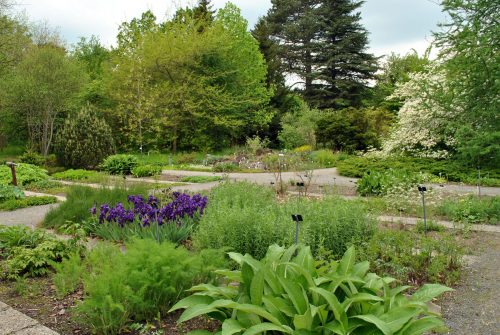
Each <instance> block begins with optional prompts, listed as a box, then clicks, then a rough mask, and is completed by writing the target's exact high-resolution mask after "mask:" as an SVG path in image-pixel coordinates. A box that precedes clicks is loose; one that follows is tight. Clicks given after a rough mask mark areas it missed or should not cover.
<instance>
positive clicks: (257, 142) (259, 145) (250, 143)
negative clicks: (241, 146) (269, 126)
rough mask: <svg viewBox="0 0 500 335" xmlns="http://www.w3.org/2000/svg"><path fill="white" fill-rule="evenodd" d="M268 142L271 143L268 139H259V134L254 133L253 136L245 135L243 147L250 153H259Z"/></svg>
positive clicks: (266, 146) (262, 151) (265, 147)
mask: <svg viewBox="0 0 500 335" xmlns="http://www.w3.org/2000/svg"><path fill="white" fill-rule="evenodd" d="M269 144H271V142H270V141H269V139H267V138H264V139H261V138H260V137H259V136H257V135H255V136H254V137H247V141H246V143H245V148H246V150H247V151H248V152H249V153H251V154H252V155H261V154H262V153H264V150H265V149H267V148H268V147H269Z"/></svg>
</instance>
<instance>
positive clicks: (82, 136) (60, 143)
mask: <svg viewBox="0 0 500 335" xmlns="http://www.w3.org/2000/svg"><path fill="white" fill-rule="evenodd" d="M54 151H55V153H56V156H57V159H58V160H59V162H60V163H61V164H62V165H64V166H65V167H71V168H86V169H88V168H90V169H92V168H96V167H97V166H99V164H100V163H101V162H102V161H103V159H104V158H106V157H108V156H109V155H111V154H114V153H115V144H114V140H113V135H112V132H111V128H110V127H109V126H108V124H107V123H106V121H104V120H103V119H100V118H99V117H98V116H97V114H96V113H95V111H93V110H92V109H90V108H88V107H87V108H82V110H80V111H79V112H78V113H76V114H75V115H70V116H69V117H68V118H67V119H66V121H65V122H64V126H63V127H62V129H61V130H60V131H59V132H58V134H57V138H56V141H55V146H54Z"/></svg>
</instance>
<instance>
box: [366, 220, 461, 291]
mask: <svg viewBox="0 0 500 335" xmlns="http://www.w3.org/2000/svg"><path fill="white" fill-rule="evenodd" d="M359 251H360V256H359V259H361V260H368V261H370V264H371V270H372V271H373V272H376V273H377V274H379V275H381V276H391V277H394V278H397V279H398V280H400V281H402V282H403V283H407V284H411V285H422V284H423V283H443V284H446V285H454V284H456V283H457V282H458V280H459V279H460V270H461V267H462V257H463V255H464V250H463V247H462V246H461V245H460V243H459V242H457V241H456V240H455V237H454V236H453V235H451V234H447V233H445V232H442V233H437V232H435V233H432V234H428V235H427V236H425V235H424V234H423V233H421V232H417V231H406V230H391V229H383V230H380V231H378V232H377V233H376V234H375V235H374V236H373V238H372V239H371V240H370V241H368V242H366V243H364V244H363V246H362V247H361V248H359Z"/></svg>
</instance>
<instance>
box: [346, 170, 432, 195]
mask: <svg viewBox="0 0 500 335" xmlns="http://www.w3.org/2000/svg"><path fill="white" fill-rule="evenodd" d="M427 179H428V176H426V175H424V174H422V173H409V172H407V171H405V170H393V169H389V170H387V171H385V172H377V171H374V172H371V173H370V172H367V173H366V174H365V175H364V176H363V178H361V179H360V180H358V181H357V183H356V191H357V192H358V194H359V195H362V196H366V195H386V194H387V193H389V192H391V191H392V190H393V189H394V188H399V189H401V190H408V189H410V188H411V187H414V186H416V185H417V184H418V183H422V182H425V181H427Z"/></svg>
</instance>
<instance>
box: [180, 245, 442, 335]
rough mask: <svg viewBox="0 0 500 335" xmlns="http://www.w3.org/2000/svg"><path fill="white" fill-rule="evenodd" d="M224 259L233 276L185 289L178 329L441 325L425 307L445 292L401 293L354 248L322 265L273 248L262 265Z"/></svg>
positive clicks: (399, 330)
mask: <svg viewBox="0 0 500 335" xmlns="http://www.w3.org/2000/svg"><path fill="white" fill-rule="evenodd" d="M229 256H230V257H231V258H232V259H233V260H234V261H235V262H236V263H237V264H238V269H237V270H236V271H228V270H225V271H219V274H220V275H221V276H222V277H223V283H224V284H223V285H221V286H213V285H210V284H203V285H198V286H194V287H193V288H191V291H192V292H194V294H193V295H191V296H189V297H187V298H185V299H183V300H181V301H179V302H178V303H177V304H176V305H175V306H174V307H172V309H171V310H176V309H186V310H185V311H184V312H183V313H182V315H181V317H180V318H179V322H183V321H187V320H190V319H192V318H194V317H196V316H199V315H206V316H208V317H210V318H213V319H216V320H219V321H220V322H221V323H222V326H221V329H222V333H225V332H229V333H231V332H232V333H237V332H242V331H243V332H245V333H246V334H259V333H263V332H272V333H273V334H290V335H291V334H310V335H327V334H341V335H348V334H352V335H356V334H386V335H389V334H401V335H411V334H412V335H419V334H424V333H426V332H428V331H430V330H433V329H436V328H439V327H442V326H444V323H443V321H442V320H440V319H439V318H438V317H437V316H435V315H434V314H433V313H431V312H430V311H429V309H428V307H427V305H426V302H428V301H431V300H432V299H433V298H435V297H437V296H439V295H441V294H442V293H444V292H447V291H451V289H450V288H447V287H445V286H441V285H439V284H427V285H424V286H423V287H421V288H420V289H419V290H417V291H416V292H414V293H413V294H412V295H410V294H406V293H405V291H407V290H408V289H409V288H410V286H397V285H396V284H395V279H394V278H391V277H379V276H378V275H376V274H374V273H370V272H368V270H369V268H370V264H369V262H366V261H365V262H361V263H356V262H355V259H356V256H355V251H354V248H353V247H351V248H349V249H348V250H347V251H346V252H345V254H344V256H343V257H342V259H341V260H340V261H338V262H331V263H326V264H324V263H319V264H318V263H317V262H315V260H314V258H313V257H312V254H311V250H310V249H309V248H308V247H291V248H288V249H285V248H282V247H279V246H277V245H273V246H270V247H269V249H268V251H267V253H266V256H265V257H264V258H263V259H262V260H261V261H258V260H256V259H254V258H253V257H251V256H250V255H248V254H246V255H242V254H239V253H229ZM234 282H236V283H237V284H238V285H233V283H234ZM201 334H212V333H210V332H202V333H201Z"/></svg>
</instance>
